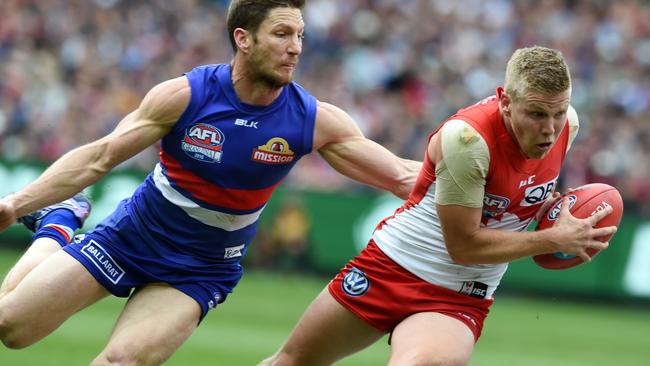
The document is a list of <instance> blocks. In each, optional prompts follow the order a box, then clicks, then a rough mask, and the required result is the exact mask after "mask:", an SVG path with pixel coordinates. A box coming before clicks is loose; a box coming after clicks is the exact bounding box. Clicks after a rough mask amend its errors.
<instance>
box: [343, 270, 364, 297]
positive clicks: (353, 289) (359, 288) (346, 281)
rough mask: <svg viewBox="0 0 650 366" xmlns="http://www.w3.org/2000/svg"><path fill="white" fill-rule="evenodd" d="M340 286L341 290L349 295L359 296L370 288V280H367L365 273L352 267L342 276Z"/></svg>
mask: <svg viewBox="0 0 650 366" xmlns="http://www.w3.org/2000/svg"><path fill="white" fill-rule="evenodd" d="M341 287H342V288H343V292H345V293H346V294H348V295H350V296H355V297H356V296H361V295H363V294H365V293H366V292H367V291H368V288H370V281H368V278H367V277H366V274H365V273H363V272H361V271H360V270H358V269H356V268H354V267H352V269H351V270H350V272H348V274H346V275H345V277H343V281H341Z"/></svg>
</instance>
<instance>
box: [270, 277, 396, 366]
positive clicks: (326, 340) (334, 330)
mask: <svg viewBox="0 0 650 366" xmlns="http://www.w3.org/2000/svg"><path fill="white" fill-rule="evenodd" d="M383 335H384V333H383V332H380V331H379V330H377V329H375V328H373V327H371V326H370V325H368V324H367V323H365V322H364V321H363V320H361V319H360V318H358V317H357V316H356V315H354V314H353V313H351V312H350V311H349V310H348V309H346V308H345V307H344V306H343V305H341V304H339V303H338V302H337V301H336V300H335V299H334V298H333V297H332V295H331V294H330V293H329V291H328V290H327V288H325V289H324V290H323V291H322V292H321V293H320V294H319V295H318V297H317V298H316V299H315V300H314V302H313V303H312V304H311V305H310V306H309V308H307V310H306V311H305V313H304V314H303V316H302V318H301V319H300V321H299V322H298V324H297V325H296V327H295V329H294V330H293V332H292V333H291V335H290V336H289V339H288V340H287V342H286V343H285V345H284V346H283V347H282V349H281V350H280V351H279V352H278V354H276V356H275V359H276V360H275V363H274V364H277V365H313V366H317V365H330V364H331V363H333V362H334V361H336V360H339V359H341V358H343V357H345V356H347V355H350V354H352V353H354V352H357V351H360V350H362V349H364V348H366V347H368V346H369V345H371V344H373V343H374V342H376V341H377V340H378V339H380V338H381V337H382V336H383Z"/></svg>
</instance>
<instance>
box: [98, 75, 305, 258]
mask: <svg viewBox="0 0 650 366" xmlns="http://www.w3.org/2000/svg"><path fill="white" fill-rule="evenodd" d="M230 71H231V68H230V65H227V64H226V65H205V66H201V67H197V68H195V69H194V70H192V71H191V72H189V73H187V74H186V77H187V78H188V80H189V83H190V86H191V100H190V103H189V106H188V107H187V109H186V111H185V112H184V113H183V115H182V116H181V118H180V119H179V120H178V122H177V123H176V125H175V126H174V128H173V130H172V131H171V132H170V133H169V134H168V135H166V136H165V137H164V138H163V139H162V147H161V151H160V162H159V163H158V164H157V165H156V168H155V170H154V171H153V172H152V173H151V174H150V175H149V176H148V177H147V178H146V180H145V181H144V183H143V184H142V185H140V187H138V189H137V190H136V192H135V193H134V195H133V196H132V197H131V198H130V199H129V201H130V202H128V204H126V205H125V206H124V207H125V209H126V213H127V214H128V215H129V216H130V217H131V219H132V220H133V221H134V223H135V224H136V225H135V226H136V229H137V231H138V234H139V236H140V237H141V238H143V239H144V241H145V242H144V243H142V244H141V245H146V246H148V247H149V250H151V251H153V252H155V253H157V254H158V255H160V256H163V257H165V258H166V259H167V260H170V261H173V262H176V263H178V264H181V265H185V266H190V267H198V268H200V267H203V266H205V265H206V264H209V263H213V264H214V263H215V262H218V263H224V262H225V263H238V262H239V261H240V259H241V257H242V256H243V255H244V254H245V253H246V250H247V248H248V245H249V244H250V242H251V239H252V238H253V235H254V234H255V231H256V227H257V222H258V218H259V216H260V214H261V213H262V210H263V209H264V207H265V205H266V203H267V201H268V199H269V198H270V196H271V193H272V192H273V191H274V190H275V188H276V187H277V186H278V185H279V184H280V183H281V182H282V180H283V179H284V178H285V177H286V175H287V174H288V173H289V171H290V170H291V168H292V167H293V166H294V165H295V164H296V162H297V161H298V159H300V158H301V157H302V156H303V155H305V154H307V153H309V152H311V150H312V143H313V135H314V123H315V118H316V99H315V98H314V97H313V96H312V95H310V94H309V93H308V92H307V91H305V90H304V89H303V88H302V87H300V86H299V85H298V84H296V83H293V82H292V83H290V84H289V85H287V86H285V87H284V88H283V90H282V93H281V94H280V96H279V97H278V98H277V99H276V100H275V101H274V102H273V103H272V104H271V105H269V106H253V105H248V104H244V103H242V102H240V101H239V99H238V98H237V95H236V93H235V90H234V87H233V85H232V82H231V79H230ZM111 221H112V220H108V222H106V224H108V225H113V224H115V223H114V222H111ZM101 225H103V224H100V226H101ZM98 229H100V228H99V227H98Z"/></svg>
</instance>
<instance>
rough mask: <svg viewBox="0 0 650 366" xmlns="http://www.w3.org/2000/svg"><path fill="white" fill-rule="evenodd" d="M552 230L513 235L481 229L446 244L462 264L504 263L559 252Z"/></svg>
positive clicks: (454, 258) (451, 253) (455, 259)
mask: <svg viewBox="0 0 650 366" xmlns="http://www.w3.org/2000/svg"><path fill="white" fill-rule="evenodd" d="M557 242H558V241H557V238H556V236H555V235H554V231H553V230H550V229H549V230H542V231H534V232H527V231H526V232H513V231H506V230H494V229H485V228H481V229H479V230H477V231H476V232H475V233H474V235H472V236H471V237H468V238H466V239H464V240H459V241H458V242H456V243H448V244H447V250H448V252H449V255H450V256H451V258H452V259H453V260H454V261H455V262H458V263H461V264H470V265H471V264H492V263H506V262H511V261H513V260H516V259H520V258H524V257H530V256H533V255H537V254H543V253H552V252H555V251H557V250H558V243H557Z"/></svg>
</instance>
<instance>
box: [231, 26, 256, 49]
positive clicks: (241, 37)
mask: <svg viewBox="0 0 650 366" xmlns="http://www.w3.org/2000/svg"><path fill="white" fill-rule="evenodd" d="M233 38H234V39H235V44H236V45H237V48H238V49H239V50H240V51H241V52H243V53H248V51H249V50H250V47H251V42H252V41H253V39H252V37H251V34H250V33H249V32H248V31H247V30H246V29H244V28H235V30H234V31H233Z"/></svg>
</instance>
